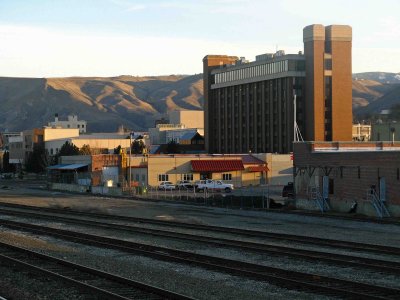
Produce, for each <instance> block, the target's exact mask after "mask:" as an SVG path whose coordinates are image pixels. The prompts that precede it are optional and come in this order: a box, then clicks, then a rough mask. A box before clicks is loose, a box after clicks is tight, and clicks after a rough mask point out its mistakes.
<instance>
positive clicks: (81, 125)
mask: <svg viewBox="0 0 400 300" xmlns="http://www.w3.org/2000/svg"><path fill="white" fill-rule="evenodd" d="M48 125H49V126H50V127H54V128H67V129H68V128H77V129H78V130H79V132H80V133H85V132H86V129H87V122H86V121H82V120H79V121H78V116H77V115H69V116H68V117H67V120H66V121H62V120H59V118H58V114H56V115H55V117H54V122H49V124H48Z"/></svg>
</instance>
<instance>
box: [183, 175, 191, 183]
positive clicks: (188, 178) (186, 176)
mask: <svg viewBox="0 0 400 300" xmlns="http://www.w3.org/2000/svg"><path fill="white" fill-rule="evenodd" d="M182 180H188V181H193V174H182Z"/></svg>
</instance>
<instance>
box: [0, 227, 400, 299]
mask: <svg viewBox="0 0 400 300" xmlns="http://www.w3.org/2000/svg"><path fill="white" fill-rule="evenodd" d="M1 223H2V225H3V226H7V227H11V228H14V229H17V230H23V231H31V232H35V233H36V234H38V233H39V234H44V235H51V236H55V237H58V238H62V239H66V240H72V241H74V242H78V243H84V244H89V245H91V246H94V245H95V246H98V247H103V248H110V249H117V250H119V251H124V252H128V253H135V254H138V255H144V256H149V257H152V258H155V259H160V260H164V261H168V262H177V263H183V264H190V265H197V266H200V267H203V268H207V269H211V270H217V271H222V272H226V273H230V274H234V275H238V276H242V277H249V278H253V279H257V280H263V281H267V282H270V283H272V284H275V285H277V286H281V287H285V288H289V289H295V290H300V291H310V292H313V293H317V294H324V295H328V296H336V297H337V296H339V297H345V298H350V299H398V295H399V294H400V289H395V288H389V287H383V286H377V285H372V284H365V283H360V282H355V281H350V280H343V279H337V278H332V277H327V276H320V275H316V274H308V273H302V272H295V271H288V270H283V269H279V268H273V267H268V266H264V265H257V264H252V263H247V262H242V261H235V260H230V259H224V258H219V257H213V256H206V255H200V254H195V253H191V252H185V251H179V250H174V249H169V248H164V247H157V246H151V245H146V244H139V243H134V242H129V241H124V240H118V239H113V238H108V237H103V236H95V235H89V234H84V233H78V232H74V231H67V230H60V229H54V228H49V227H45V226H38V225H33V224H23V223H18V222H13V221H5V220H2V222H1Z"/></svg>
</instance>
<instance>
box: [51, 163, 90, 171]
mask: <svg viewBox="0 0 400 300" xmlns="http://www.w3.org/2000/svg"><path fill="white" fill-rule="evenodd" d="M87 166H88V164H69V165H66V164H61V165H55V166H50V167H48V168H47V169H50V170H76V169H79V168H83V167H87Z"/></svg>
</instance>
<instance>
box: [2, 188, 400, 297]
mask: <svg viewBox="0 0 400 300" xmlns="http://www.w3.org/2000/svg"><path fill="white" fill-rule="evenodd" d="M0 186H2V187H3V188H1V189H0V216H1V218H0V228H1V233H0V243H1V244H0V257H1V259H0V262H1V264H0V271H1V272H2V275H3V276H2V278H1V279H0V285H1V286H2V287H3V288H2V290H1V294H0V296H2V297H4V298H6V299H7V298H12V299H26V298H31V299H44V298H47V299H50V298H51V299H88V298H94V299H101V298H107V299H111V298H113V299H138V298H140V299H289V298H290V299H342V298H346V299H398V295H399V294H400V235H399V233H400V225H399V223H398V222H396V220H393V222H385V223H383V222H381V223H378V222H369V221H368V220H365V219H363V220H351V219H349V218H347V217H346V218H340V217H335V216H333V217H332V216H331V217H330V218H326V217H324V216H312V215H306V214H293V213H290V214H289V213H285V212H275V211H272V210H271V211H269V210H267V211H249V210H240V209H236V210H235V209H225V208H215V207H205V206H201V205H188V204H182V203H174V202H168V201H142V200H135V199H126V198H107V197H97V196H93V195H79V194H67V193H60V192H52V191H48V190H45V189H44V188H43V186H41V185H40V183H38V184H37V183H35V182H32V183H31V184H28V185H26V184H25V185H22V184H18V182H16V183H14V182H7V186H5V185H1V184H0Z"/></svg>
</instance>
